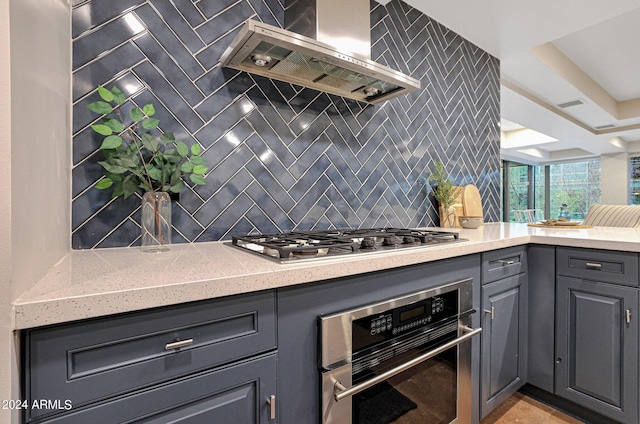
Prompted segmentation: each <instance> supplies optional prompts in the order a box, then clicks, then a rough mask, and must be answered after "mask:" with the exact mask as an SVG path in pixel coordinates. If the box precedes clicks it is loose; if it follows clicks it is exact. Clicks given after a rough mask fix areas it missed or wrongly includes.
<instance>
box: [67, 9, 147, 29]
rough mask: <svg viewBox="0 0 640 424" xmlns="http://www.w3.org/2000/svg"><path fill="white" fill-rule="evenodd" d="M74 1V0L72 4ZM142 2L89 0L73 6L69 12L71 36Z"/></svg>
mask: <svg viewBox="0 0 640 424" xmlns="http://www.w3.org/2000/svg"><path fill="white" fill-rule="evenodd" d="M75 3H76V1H74V4H75ZM142 3H144V0H110V1H101V0H96V1H91V2H88V3H85V4H83V5H81V6H79V7H74V9H73V11H72V12H71V28H72V35H73V38H76V37H78V36H79V35H81V34H82V33H83V32H85V31H87V30H90V29H92V28H95V27H97V26H99V25H101V24H103V23H104V22H107V21H109V20H111V19H113V18H115V17H116V16H118V15H121V14H124V13H125V12H128V11H130V10H132V9H133V8H134V7H136V6H138V5H140V4H142Z"/></svg>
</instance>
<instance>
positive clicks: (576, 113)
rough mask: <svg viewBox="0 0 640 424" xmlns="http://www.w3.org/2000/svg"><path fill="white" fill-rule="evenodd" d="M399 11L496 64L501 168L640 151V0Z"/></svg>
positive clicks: (422, 5)
mask: <svg viewBox="0 0 640 424" xmlns="http://www.w3.org/2000/svg"><path fill="white" fill-rule="evenodd" d="M405 1H406V2H407V3H408V4H410V5H411V6H413V7H415V8H417V9H418V10H420V11H422V12H423V13H425V14H426V15H428V16H430V17H432V18H433V19H435V20H436V21H438V22H440V23H441V24H443V25H445V26H447V27H449V28H450V29H452V30H453V31H455V32H456V33H458V34H460V35H462V36H463V37H465V38H466V39H468V40H470V41H471V42H473V43H475V44H476V45H478V46H479V47H481V48H482V49H484V50H486V51H488V52H489V53H491V54H492V55H494V56H496V57H497V58H499V59H500V67H501V80H502V86H501V109H502V126H501V129H502V132H503V134H502V146H501V147H502V148H501V153H502V156H503V158H505V159H510V160H515V161H519V162H524V163H529V164H544V163H552V162H558V161H567V160H574V159H578V158H589V157H597V156H600V155H603V154H616V153H625V152H639V151H640V46H639V45H638V43H639V41H640V25H638V22H640V0H616V1H615V2H612V1H605V0H562V1H558V0H537V1H535V2H534V1H529V2H526V1H513V0H485V1H477V0H448V1H433V0H405ZM575 101H579V102H581V103H580V104H578V105H574V106H568V107H565V108H561V107H559V106H558V105H560V104H563V103H569V102H575ZM539 143H541V144H539Z"/></svg>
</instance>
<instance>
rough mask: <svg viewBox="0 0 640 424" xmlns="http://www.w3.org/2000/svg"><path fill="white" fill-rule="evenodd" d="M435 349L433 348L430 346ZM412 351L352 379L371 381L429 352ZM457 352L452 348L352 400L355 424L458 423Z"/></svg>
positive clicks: (367, 369) (361, 372)
mask: <svg viewBox="0 0 640 424" xmlns="http://www.w3.org/2000/svg"><path fill="white" fill-rule="evenodd" d="M431 348H433V346H431ZM427 350H428V349H427V348H424V349H420V348H416V349H412V350H410V351H408V352H405V353H402V354H400V355H397V356H394V357H393V358H392V359H389V360H386V361H384V362H382V363H381V364H378V365H374V366H370V367H368V368H366V369H364V370H362V371H360V372H358V373H357V374H356V375H354V376H353V383H354V384H357V383H359V382H361V381H365V380H368V379H371V378H372V377H374V376H376V375H379V374H381V373H383V372H385V371H386V370H387V369H390V368H393V367H395V366H398V365H401V364H402V363H404V362H407V361H410V360H411V359H413V358H414V357H416V356H419V355H420V354H422V353H424V352H425V351H427ZM457 357H458V348H457V347H452V348H450V349H448V350H446V351H444V352H443V353H441V354H439V355H437V356H435V357H433V358H431V359H428V360H426V361H424V362H422V363H420V364H418V365H416V366H414V367H412V368H409V369H408V370H406V371H403V372H402V373H400V374H397V375H396V376H394V377H391V378H389V379H387V380H385V381H383V382H381V383H379V384H377V385H375V386H373V387H370V388H368V389H366V390H364V391H363V392H360V393H358V394H356V395H354V396H353V398H352V411H353V424H388V423H394V424H449V423H452V422H454V421H455V420H456V411H457V381H458V378H457V374H458V366H457V363H458V361H457Z"/></svg>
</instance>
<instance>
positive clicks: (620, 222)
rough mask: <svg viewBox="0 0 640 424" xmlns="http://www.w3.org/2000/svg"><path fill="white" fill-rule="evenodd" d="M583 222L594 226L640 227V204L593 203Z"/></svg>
mask: <svg viewBox="0 0 640 424" xmlns="http://www.w3.org/2000/svg"><path fill="white" fill-rule="evenodd" d="M583 224H584V225H593V226H594V227H639V228H640V206H635V205H591V207H590V208H589V212H587V216H586V217H585V218H584V222H583Z"/></svg>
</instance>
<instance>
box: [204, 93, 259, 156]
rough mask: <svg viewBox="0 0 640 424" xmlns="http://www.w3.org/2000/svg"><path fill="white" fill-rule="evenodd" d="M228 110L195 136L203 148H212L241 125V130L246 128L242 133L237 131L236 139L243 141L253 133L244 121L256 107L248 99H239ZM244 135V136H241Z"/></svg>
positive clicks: (228, 106) (222, 112)
mask: <svg viewBox="0 0 640 424" xmlns="http://www.w3.org/2000/svg"><path fill="white" fill-rule="evenodd" d="M225 106H227V107H226V109H224V110H222V111H221V112H219V115H218V116H216V117H215V118H213V119H212V120H211V121H209V122H208V123H207V125H205V126H204V127H202V129H201V130H199V131H198V132H197V133H196V134H195V136H196V138H197V139H198V140H199V141H200V143H202V145H203V146H206V147H208V146H210V145H211V144H212V143H214V142H215V141H217V140H218V139H219V138H220V137H221V136H222V135H223V134H224V133H226V132H227V131H229V129H231V128H233V127H235V126H236V125H240V126H241V127H239V128H246V129H245V130H244V131H242V133H239V132H238V131H239V129H237V130H236V133H235V135H234V136H235V137H236V138H237V139H238V140H239V141H242V140H244V139H245V138H247V137H248V134H250V133H251V132H252V130H251V129H250V126H249V125H248V124H247V123H246V122H244V121H243V118H244V117H245V116H246V115H247V114H248V113H250V112H251V111H252V110H253V109H254V106H253V104H251V102H249V101H248V100H247V99H246V98H242V97H241V98H239V99H238V100H237V101H235V102H233V103H231V104H228V105H225ZM241 134H243V135H241ZM239 137H242V138H239Z"/></svg>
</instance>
